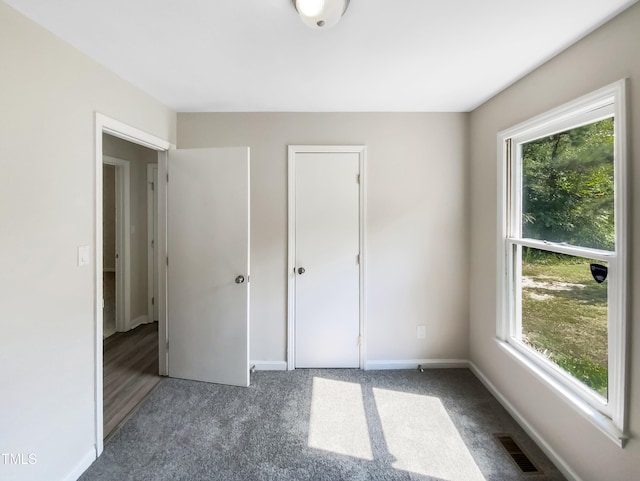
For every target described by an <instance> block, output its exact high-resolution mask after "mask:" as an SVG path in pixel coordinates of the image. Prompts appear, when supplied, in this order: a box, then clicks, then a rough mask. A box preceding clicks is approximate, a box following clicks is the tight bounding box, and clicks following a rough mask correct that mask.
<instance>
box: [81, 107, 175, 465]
mask: <svg viewBox="0 0 640 481" xmlns="http://www.w3.org/2000/svg"><path fill="white" fill-rule="evenodd" d="M94 127H95V130H94V135H95V137H94V145H95V152H94V172H95V176H94V177H95V179H94V181H95V184H94V188H95V198H94V216H95V224H94V250H93V252H94V343H93V344H94V345H93V348H94V359H95V369H94V376H95V378H94V387H95V389H94V401H95V419H94V421H95V449H96V457H98V456H100V454H102V451H103V449H104V439H103V434H104V425H103V423H104V420H103V414H104V413H103V369H104V367H103V362H104V360H103V356H102V349H103V339H102V330H103V328H104V326H103V324H104V319H103V316H102V305H103V282H102V269H103V265H102V255H103V242H102V195H103V192H102V163H103V153H102V134H109V135H113V136H114V137H118V138H121V139H123V140H126V141H128V142H132V143H134V144H138V145H142V146H144V147H148V148H150V149H153V150H155V151H157V152H158V178H163V177H166V173H167V151H168V150H169V149H171V148H175V145H173V144H171V143H170V142H169V141H167V140H164V139H161V138H159V137H156V136H154V135H151V134H148V133H147V132H144V131H143V130H140V129H137V128H135V127H132V126H130V125H128V124H125V123H123V122H120V121H119V120H116V119H114V118H111V117H108V116H106V115H103V114H101V113H99V112H96V113H95V124H94ZM162 185H163V186H164V187H163V188H159V189H158V232H160V233H165V232H166V200H167V196H166V183H162ZM158 237H159V238H158V258H159V259H162V256H166V236H163V235H159V236H158ZM158 269H159V272H158V279H159V280H164V282H162V281H161V282H159V283H158V297H159V305H158V307H159V312H158V314H159V316H160V319H159V322H158V324H159V325H158V328H159V336H158V337H159V339H158V353H159V372H160V375H166V373H167V351H166V346H167V322H166V321H167V318H166V265H165V263H164V262H158Z"/></svg>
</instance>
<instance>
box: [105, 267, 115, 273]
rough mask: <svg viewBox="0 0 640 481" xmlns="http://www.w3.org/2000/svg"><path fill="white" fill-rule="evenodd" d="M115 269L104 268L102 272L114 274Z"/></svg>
mask: <svg viewBox="0 0 640 481" xmlns="http://www.w3.org/2000/svg"><path fill="white" fill-rule="evenodd" d="M115 271H116V268H115V267H104V268H103V269H102V272H115Z"/></svg>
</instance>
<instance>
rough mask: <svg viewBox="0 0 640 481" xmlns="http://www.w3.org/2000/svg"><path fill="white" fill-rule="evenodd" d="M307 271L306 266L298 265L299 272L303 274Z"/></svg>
mask: <svg viewBox="0 0 640 481" xmlns="http://www.w3.org/2000/svg"><path fill="white" fill-rule="evenodd" d="M304 273H305V270H304V267H298V274H300V275H302V274H304Z"/></svg>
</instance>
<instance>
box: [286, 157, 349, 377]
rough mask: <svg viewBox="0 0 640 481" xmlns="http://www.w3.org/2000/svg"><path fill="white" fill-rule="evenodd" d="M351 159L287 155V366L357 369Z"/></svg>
mask: <svg viewBox="0 0 640 481" xmlns="http://www.w3.org/2000/svg"><path fill="white" fill-rule="evenodd" d="M359 161H360V158H359V155H358V154H357V153H354V152H322V153H319V152H314V153H296V154H295V274H294V275H295V367H297V368H311V367H320V368H323V367H326V368H329V367H344V368H346V367H359V362H360V357H359V352H360V351H359V335H360V268H359V248H360V236H359V232H360V230H359V225H360V224H359V212H360V209H359V184H358V174H359Z"/></svg>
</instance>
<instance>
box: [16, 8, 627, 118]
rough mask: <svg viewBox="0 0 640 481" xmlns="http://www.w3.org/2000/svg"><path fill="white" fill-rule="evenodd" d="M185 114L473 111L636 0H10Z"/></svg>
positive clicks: (51, 29) (69, 40) (49, 28)
mask: <svg viewBox="0 0 640 481" xmlns="http://www.w3.org/2000/svg"><path fill="white" fill-rule="evenodd" d="M5 1H6V3H8V4H10V5H12V6H13V7H14V8H16V9H18V10H19V11H21V12H22V13H23V14H25V15H26V16H27V17H30V18H32V19H33V20H35V21H36V22H38V23H39V24H41V25H42V26H43V27H45V28H47V29H48V30H50V31H52V32H53V33H55V34H56V35H58V36H59V37H61V38H63V39H64V40H66V41H67V42H69V43H70V44H72V45H74V46H75V47H77V48H78V49H80V50H81V51H83V52H85V53H86V54H87V55H89V56H90V57H92V58H94V59H95V60H97V61H98V62H100V63H101V64H103V65H105V66H107V67H108V68H109V69H111V70H112V71H114V72H116V73H117V74H119V75H120V76H121V77H123V78H125V79H126V80H128V81H130V82H131V83H133V84H134V85H137V86H138V87H140V88H141V89H142V90H144V91H146V92H148V93H149V94H150V95H152V96H153V97H155V98H157V99H158V100H160V101H161V102H163V103H164V104H166V105H168V106H169V107H171V108H173V109H175V110H177V111H180V112H185V111H203V112H204V111H218V112H231V111H288V112H296V111H309V112H312V111H318V112H321V111H344V112H348V111H363V112H364V111H419V112H444V111H470V110H472V109H474V108H475V107H477V106H478V105H480V104H481V103H482V102H484V101H485V100H487V99H489V98H491V97H492V96H493V95H494V94H496V93H498V92H499V91H501V90H502V89H504V88H505V87H507V86H508V85H510V84H511V83H513V82H514V81H516V80H517V79H518V78H520V77H522V76H523V75H525V74H526V73H528V72H530V71H531V70H533V69H534V68H535V67H537V66H538V65H540V64H541V63H543V62H544V61H546V60H548V59H549V58H550V57H552V56H554V55H555V54H557V53H558V52H560V51H562V50H563V49H565V48H566V47H568V46H569V45H571V44H572V43H574V42H575V41H577V40H578V39H580V38H582V37H583V36H584V35H586V34H587V33H589V32H590V31H592V30H593V29H595V28H596V27H597V26H599V25H601V24H602V23H604V22H605V21H606V20H608V19H610V18H611V17H612V16H614V15H615V14H617V13H619V12H620V11H622V10H624V9H625V8H627V7H629V6H630V5H632V4H633V3H635V2H636V1H637V0H439V1H435V0H351V5H350V7H349V9H348V10H347V12H346V14H345V16H344V17H343V18H342V20H341V21H340V23H338V25H337V26H336V27H334V28H333V29H330V30H325V31H314V30H311V29H309V28H308V27H306V26H305V25H304V24H303V23H302V21H301V20H300V19H299V17H298V16H297V13H296V11H295V9H294V8H293V5H292V3H291V0H108V1H105V0H56V1H52V0H5Z"/></svg>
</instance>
